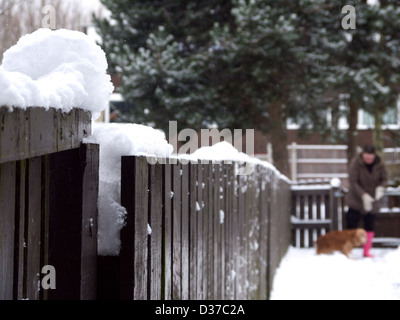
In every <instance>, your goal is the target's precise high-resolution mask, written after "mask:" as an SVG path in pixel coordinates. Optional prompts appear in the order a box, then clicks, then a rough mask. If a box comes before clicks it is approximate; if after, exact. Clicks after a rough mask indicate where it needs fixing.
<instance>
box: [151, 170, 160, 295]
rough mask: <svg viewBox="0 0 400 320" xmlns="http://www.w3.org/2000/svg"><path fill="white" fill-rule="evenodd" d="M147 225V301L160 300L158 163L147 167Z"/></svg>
mask: <svg viewBox="0 0 400 320" xmlns="http://www.w3.org/2000/svg"><path fill="white" fill-rule="evenodd" d="M149 173H150V174H149V189H150V199H149V204H150V208H149V213H150V217H149V222H150V223H149V224H150V228H151V234H150V235H149V239H150V249H149V264H150V270H149V276H150V283H149V289H150V292H149V299H150V300H161V296H162V292H161V288H162V285H161V281H162V277H161V274H162V236H163V231H162V227H163V226H162V214H163V209H162V184H163V172H162V165H161V164H159V163H156V164H153V165H149Z"/></svg>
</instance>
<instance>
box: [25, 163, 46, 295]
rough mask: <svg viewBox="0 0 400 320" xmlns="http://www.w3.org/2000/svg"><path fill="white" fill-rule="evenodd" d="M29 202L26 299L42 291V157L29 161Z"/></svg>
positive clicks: (26, 223)
mask: <svg viewBox="0 0 400 320" xmlns="http://www.w3.org/2000/svg"><path fill="white" fill-rule="evenodd" d="M27 167H28V195H27V196H28V203H27V204H26V208H27V210H26V211H25V241H26V248H25V262H24V264H25V265H26V269H25V279H26V280H25V281H26V284H25V286H26V289H24V295H25V297H24V298H26V299H29V300H38V299H39V291H40V276H39V275H40V271H41V270H40V269H41V268H40V262H41V261H40V240H41V239H40V238H41V213H42V211H41V210H42V209H41V189H42V188H41V186H42V185H41V182H42V181H41V177H42V175H41V167H42V162H41V158H32V159H29V161H28V166H27Z"/></svg>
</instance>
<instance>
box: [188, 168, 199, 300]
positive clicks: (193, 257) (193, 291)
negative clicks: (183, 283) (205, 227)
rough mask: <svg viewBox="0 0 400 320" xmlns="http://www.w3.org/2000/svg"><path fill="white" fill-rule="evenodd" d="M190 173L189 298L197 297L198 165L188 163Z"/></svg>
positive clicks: (194, 298)
mask: <svg viewBox="0 0 400 320" xmlns="http://www.w3.org/2000/svg"><path fill="white" fill-rule="evenodd" d="M189 169H190V174H189V200H190V203H189V208H190V209H189V217H190V234H189V239H190V243H189V252H190V256H189V299H190V300H196V299H197V285H198V283H197V279H198V276H197V267H198V261H197V257H198V250H197V245H198V240H197V236H198V234H197V232H198V231H197V208H196V202H197V201H196V200H197V186H196V183H197V179H198V178H197V173H198V165H197V164H190V167H189Z"/></svg>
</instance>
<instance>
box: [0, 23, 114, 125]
mask: <svg viewBox="0 0 400 320" xmlns="http://www.w3.org/2000/svg"><path fill="white" fill-rule="evenodd" d="M107 67H108V66H107V60H106V56H105V53H104V51H103V50H102V49H101V48H100V47H99V46H98V45H96V44H95V43H94V42H93V40H92V39H90V38H89V37H88V36H86V35H85V34H84V33H82V32H78V31H71V30H64V29H60V30H56V31H52V30H50V29H39V30H37V31H35V32H33V33H31V34H28V35H25V36H23V37H21V38H20V39H19V41H18V43H17V44H16V45H15V46H13V47H11V48H10V49H8V50H7V51H6V52H5V53H4V57H3V62H2V65H1V66H0V106H10V107H18V108H23V109H25V108H27V107H44V108H46V109H47V108H50V107H53V108H57V109H62V110H63V111H64V112H69V111H70V110H71V109H72V108H81V109H85V110H89V111H91V112H92V113H93V114H94V115H93V117H95V116H96V115H98V113H99V112H101V111H102V110H103V109H104V108H105V107H106V106H107V105H108V103H109V97H110V94H111V93H112V92H113V89H114V88H113V85H112V83H111V78H110V76H109V75H107V74H106V71H107Z"/></svg>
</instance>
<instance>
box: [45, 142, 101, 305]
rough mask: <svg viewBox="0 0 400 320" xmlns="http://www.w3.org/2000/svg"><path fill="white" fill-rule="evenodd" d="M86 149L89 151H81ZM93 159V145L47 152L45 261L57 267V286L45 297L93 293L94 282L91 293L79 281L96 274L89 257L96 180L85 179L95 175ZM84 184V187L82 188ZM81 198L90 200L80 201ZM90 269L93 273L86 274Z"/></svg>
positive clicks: (92, 251) (92, 247)
mask: <svg viewBox="0 0 400 320" xmlns="http://www.w3.org/2000/svg"><path fill="white" fill-rule="evenodd" d="M85 150H86V151H85ZM86 152H88V153H89V154H90V153H91V152H92V154H91V155H89V154H86V155H85V153H86ZM97 161H98V152H97V147H96V146H90V147H88V146H87V147H86V146H83V147H82V148H78V149H72V150H68V151H63V152H58V153H54V154H51V155H49V168H50V169H49V170H50V188H49V190H50V193H49V216H50V218H49V259H48V261H49V264H50V265H52V266H54V267H55V269H56V271H57V288H56V290H49V292H48V296H49V299H52V300H53V299H56V300H64V299H90V298H92V297H93V296H94V295H95V289H96V287H95V285H93V286H91V287H90V288H91V289H90V292H92V290H94V293H89V292H87V291H86V290H89V288H84V289H83V288H82V286H84V283H82V281H91V280H89V279H90V278H92V277H94V278H95V277H96V275H95V273H96V270H95V269H91V268H95V266H94V264H95V263H96V260H97V259H96V260H93V259H95V258H96V251H95V247H96V242H97V239H96V238H95V239H93V237H96V236H97V235H96V233H95V230H94V229H96V220H95V218H96V217H95V214H96V211H95V207H96V202H97V196H96V194H97V192H96V188H97V184H96V181H90V182H89V181H88V180H91V176H92V177H93V176H94V175H97V173H96V171H97V170H98V168H97V169H96V165H97ZM84 187H87V188H88V189H87V190H86V191H85V192H84V191H83V188H84ZM83 200H85V201H91V202H94V203H90V204H89V203H86V204H85V205H84V204H83ZM90 219H93V221H91V220H90ZM92 223H93V224H92ZM90 229H92V232H90ZM86 250H88V251H86ZM90 272H93V273H94V275H89V273H90ZM82 276H83V277H84V278H82ZM82 290H84V291H82Z"/></svg>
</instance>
